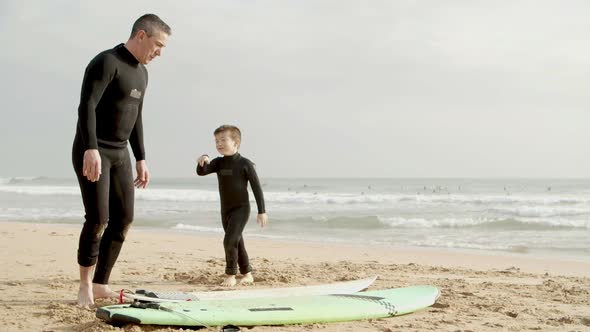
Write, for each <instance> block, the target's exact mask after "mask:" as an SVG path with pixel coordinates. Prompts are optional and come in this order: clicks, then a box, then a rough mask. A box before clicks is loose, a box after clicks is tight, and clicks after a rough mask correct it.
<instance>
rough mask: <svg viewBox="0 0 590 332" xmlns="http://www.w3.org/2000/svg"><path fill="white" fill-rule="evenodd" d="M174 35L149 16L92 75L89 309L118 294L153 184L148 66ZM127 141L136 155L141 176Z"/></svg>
mask: <svg viewBox="0 0 590 332" xmlns="http://www.w3.org/2000/svg"><path fill="white" fill-rule="evenodd" d="M170 34H171V30H170V27H169V26H168V25H167V24H166V23H164V22H163V21H162V20H161V19H160V18H159V17H158V16H156V15H154V14H146V15H143V16H141V17H140V18H139V19H137V20H136V21H135V23H134V24H133V27H132V29H131V35H130V37H129V39H128V40H127V42H126V43H125V44H123V43H121V44H119V45H117V46H115V47H114V48H112V49H109V50H106V51H103V52H101V53H99V54H98V55H97V56H95V57H94V58H93V59H92V61H90V63H89V64H88V66H87V67H86V72H85V73H84V79H83V81H82V91H81V94H80V105H79V107H78V123H77V126H76V136H75V138H74V144H73V148H72V162H73V164H74V170H75V172H76V176H77V178H78V183H79V185H80V191H81V194H82V202H83V203H84V212H85V215H84V219H85V221H84V226H83V227H82V232H81V233H80V240H79V244H78V264H79V266H80V288H79V291H78V304H79V305H80V306H82V307H90V306H91V305H92V304H94V300H95V299H97V298H107V297H113V296H117V294H116V293H114V292H113V291H112V290H111V289H110V288H109V286H108V282H109V277H110V274H111V270H112V268H113V266H114V265H115V261H116V260H117V257H118V256H119V252H120V251H121V247H122V246H123V241H125V236H126V235H127V231H128V230H129V227H130V226H131V222H132V221H133V212H134V185H135V186H136V187H138V188H145V187H146V186H147V185H148V182H149V172H148V168H147V166H146V162H145V149H144V145H143V123H142V109H143V98H144V96H145V90H146V87H147V83H148V74H147V70H146V68H145V65H147V64H148V63H149V62H150V61H151V60H153V59H155V58H156V57H158V56H160V55H161V52H162V48H164V46H166V42H167V40H168V36H169V35H170ZM127 142H129V144H130V145H131V149H132V150H133V155H134V156H135V160H136V162H135V169H136V172H137V177H136V178H135V180H134V179H133V170H132V164H131V159H130V156H129V151H128V149H127Z"/></svg>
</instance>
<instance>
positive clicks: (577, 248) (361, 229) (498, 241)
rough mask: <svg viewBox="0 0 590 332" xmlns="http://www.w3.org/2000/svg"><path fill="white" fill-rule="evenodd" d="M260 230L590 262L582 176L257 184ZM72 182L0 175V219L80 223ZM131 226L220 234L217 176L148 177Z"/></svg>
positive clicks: (586, 187)
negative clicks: (261, 197)
mask: <svg viewBox="0 0 590 332" xmlns="http://www.w3.org/2000/svg"><path fill="white" fill-rule="evenodd" d="M261 182H262V183H263V190H264V194H265V201H266V209H267V214H268V216H269V225H268V226H267V227H265V228H264V229H261V228H260V227H259V226H258V225H257V223H256V211H257V210H256V203H255V202H254V197H253V195H252V193H251V192H250V199H251V204H252V214H251V216H250V221H249V223H248V225H247V226H246V230H245V231H244V234H245V236H246V237H247V238H269V239H278V240H293V241H312V242H332V243H346V244H352V245H380V246H386V247H387V246H391V247H392V248H394V247H398V246H404V247H406V246H410V247H426V248H444V249H451V250H468V251H478V252H485V253H498V252H502V253H506V254H510V255H533V256H541V257H557V258H566V259H573V260H582V261H590V180H588V179H583V180H575V179H564V180H556V179H373V178H371V179H359V178H356V179H336V178H325V179H320V178H317V179H316V178H313V179H312V178H310V179H288V178H269V179H261ZM83 214H84V213H83V207H82V200H81V197H80V191H79V188H78V185H77V182H76V179H75V178H74V177H72V178H64V179H59V178H47V177H0V222H5V221H19V222H28V223H62V224H63V223H67V224H80V225H81V224H82V222H83ZM134 227H137V228H140V227H141V228H155V229H167V230H172V231H178V232H188V233H222V232H223V230H222V228H221V222H220V213H219V193H218V191H217V178H216V177H215V176H214V175H211V176H208V177H198V176H196V175H195V176H194V177H191V178H186V179H157V178H156V179H154V180H152V182H150V185H149V187H148V188H146V189H141V190H139V189H138V190H136V210H135V221H134Z"/></svg>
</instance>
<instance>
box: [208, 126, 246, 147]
mask: <svg viewBox="0 0 590 332" xmlns="http://www.w3.org/2000/svg"><path fill="white" fill-rule="evenodd" d="M226 131H227V132H229V135H230V136H231V138H232V139H233V140H234V141H236V143H238V146H240V143H241V142H242V132H241V131H240V128H238V127H236V126H232V125H221V126H219V128H217V129H215V131H214V132H213V135H214V136H215V135H217V134H221V133H223V132H226Z"/></svg>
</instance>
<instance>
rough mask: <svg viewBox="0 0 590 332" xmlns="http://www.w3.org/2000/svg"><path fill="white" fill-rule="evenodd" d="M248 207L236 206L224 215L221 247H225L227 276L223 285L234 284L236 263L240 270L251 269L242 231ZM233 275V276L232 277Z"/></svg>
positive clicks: (236, 270) (246, 220)
mask: <svg viewBox="0 0 590 332" xmlns="http://www.w3.org/2000/svg"><path fill="white" fill-rule="evenodd" d="M249 212H250V211H249V208H237V209H234V210H232V211H230V212H229V213H227V214H226V215H225V216H224V219H225V220H224V228H225V237H224V239H223V247H224V249H225V262H226V266H225V274H226V275H227V276H228V278H226V279H230V280H227V282H224V283H223V284H224V285H226V286H227V285H235V275H236V274H237V272H238V269H237V265H238V263H240V272H242V273H244V271H246V270H248V271H246V273H247V272H249V270H251V268H250V265H249V262H248V254H247V253H246V248H245V247H244V241H243V239H242V232H243V230H244V227H245V226H246V223H247V222H248V215H249ZM232 277H233V278H232Z"/></svg>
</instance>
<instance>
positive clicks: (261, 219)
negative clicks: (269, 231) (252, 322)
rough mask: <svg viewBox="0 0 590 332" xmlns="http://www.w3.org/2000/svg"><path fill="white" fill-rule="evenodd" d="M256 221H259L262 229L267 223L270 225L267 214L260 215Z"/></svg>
mask: <svg viewBox="0 0 590 332" xmlns="http://www.w3.org/2000/svg"><path fill="white" fill-rule="evenodd" d="M256 221H258V224H259V225H260V227H264V226H265V225H266V223H268V217H267V216H266V213H259V214H258V217H257V218H256Z"/></svg>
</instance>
